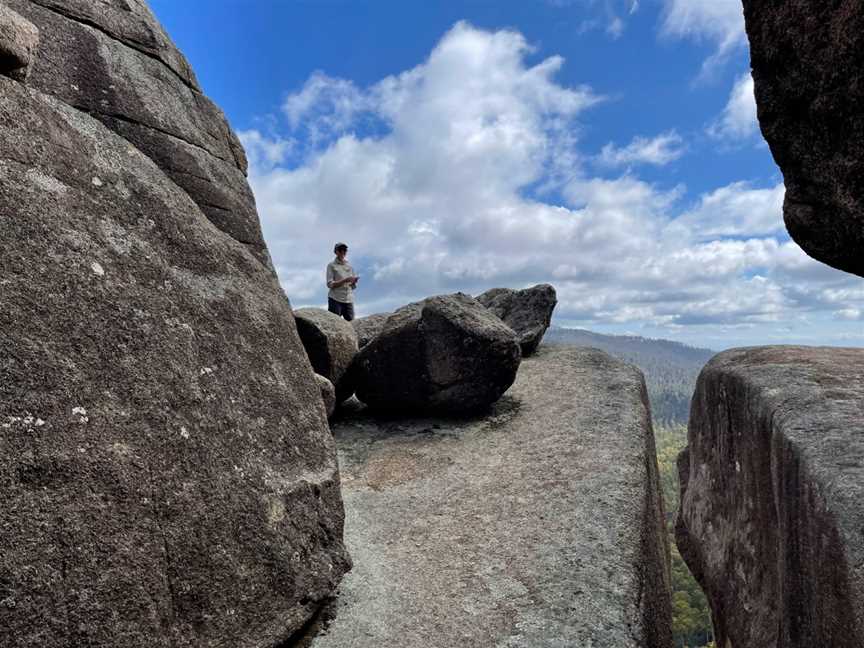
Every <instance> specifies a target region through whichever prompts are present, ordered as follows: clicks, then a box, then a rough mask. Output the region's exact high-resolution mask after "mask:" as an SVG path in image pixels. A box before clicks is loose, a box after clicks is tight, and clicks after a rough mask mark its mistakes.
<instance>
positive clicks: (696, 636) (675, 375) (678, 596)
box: [543, 327, 715, 648]
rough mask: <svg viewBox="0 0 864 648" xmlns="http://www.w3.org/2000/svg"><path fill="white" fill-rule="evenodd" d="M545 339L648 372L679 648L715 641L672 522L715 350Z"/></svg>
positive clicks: (560, 333)
mask: <svg viewBox="0 0 864 648" xmlns="http://www.w3.org/2000/svg"><path fill="white" fill-rule="evenodd" d="M543 341H544V343H546V344H572V345H574V346H588V347H594V348H597V349H602V350H603V351H606V352H607V353H609V354H610V355H613V356H615V357H617V358H621V359H622V360H624V361H626V362H629V363H631V364H634V365H636V366H637V367H639V368H640V369H641V370H642V373H643V374H645V384H646V386H647V387H648V396H649V399H650V400H651V412H652V417H653V419H654V435H655V438H656V441H657V463H658V465H659V468H660V485H661V488H662V490H663V500H664V502H665V505H666V527H667V530H668V532H669V540H670V545H671V548H672V590H673V591H672V605H673V607H672V610H673V619H672V624H673V626H672V629H673V633H674V637H675V646H676V648H684V647H701V646H713V642H712V641H711V638H712V633H711V615H710V611H709V608H708V603H707V601H706V600H705V596H704V595H703V594H702V591H701V590H700V589H699V586H698V585H697V584H696V581H695V580H694V578H693V576H692V575H691V574H690V571H689V570H688V569H687V565H686V564H685V563H684V561H683V559H682V558H681V555H680V554H679V553H678V549H677V547H676V546H675V540H674V536H673V525H674V524H675V516H676V514H677V511H678V470H677V466H676V463H675V462H676V458H677V457H678V453H679V452H680V451H681V449H682V448H683V447H684V446H685V445H687V416H688V413H689V410H690V397H691V396H692V394H693V389H694V388H695V386H696V378H697V377H698V376H699V372H700V371H701V369H702V367H703V366H704V365H705V363H706V362H708V360H709V358H711V356H713V355H714V353H715V352H714V351H712V350H710V349H700V348H696V347H690V346H687V345H685V344H681V343H679V342H672V341H670V340H654V339H650V338H643V337H636V336H619V335H602V334H600V333H592V332H591V331H585V330H583V329H565V328H557V327H553V328H550V329H549V330H548V331H547V332H546V335H545V337H544V338H543Z"/></svg>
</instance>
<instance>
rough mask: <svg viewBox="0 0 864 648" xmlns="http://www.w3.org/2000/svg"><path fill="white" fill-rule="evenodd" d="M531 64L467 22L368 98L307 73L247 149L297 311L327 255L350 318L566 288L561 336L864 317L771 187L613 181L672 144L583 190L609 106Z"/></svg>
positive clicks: (675, 149) (613, 169) (506, 42)
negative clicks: (521, 290)
mask: <svg viewBox="0 0 864 648" xmlns="http://www.w3.org/2000/svg"><path fill="white" fill-rule="evenodd" d="M531 54H533V51H532V49H531V47H530V46H529V44H528V43H527V42H526V41H525V39H524V38H523V37H522V36H521V35H520V34H518V33H516V32H513V31H507V30H504V31H497V32H489V31H484V30H480V29H476V28H474V27H472V26H471V25H468V24H466V23H459V24H457V25H455V26H454V27H453V28H452V29H451V30H450V31H449V32H447V33H446V34H445V35H444V36H443V37H442V39H441V41H440V42H439V43H438V44H437V45H436V46H435V48H434V49H433V50H432V52H431V53H430V54H429V56H428V58H427V59H426V60H425V61H424V62H422V63H421V64H419V65H417V66H416V67H414V68H412V69H409V70H406V71H404V72H402V73H401V74H398V75H394V76H391V77H387V78H385V79H382V80H381V81H379V82H378V83H376V84H374V85H372V86H370V87H366V88H359V87H357V86H356V85H354V84H352V83H351V82H350V81H347V80H340V79H334V78H331V77H327V76H326V75H323V74H320V73H319V74H316V75H314V76H313V77H312V78H311V79H310V81H309V82H307V83H306V84H305V85H304V86H303V87H302V88H301V89H299V90H298V91H297V92H296V93H294V94H292V95H290V96H289V97H288V98H287V99H286V101H285V107H286V108H285V110H284V112H283V116H282V121H283V129H284V132H283V133H282V134H281V135H280V136H279V137H278V138H275V137H274V136H272V135H265V134H262V133H261V132H258V131H249V132H246V133H244V134H243V141H244V142H245V143H246V144H247V146H249V147H250V148H251V149H252V150H253V151H257V152H256V153H255V154H254V155H250V159H251V160H252V165H251V167H250V180H251V183H252V186H253V188H254V190H255V194H256V199H257V201H258V205H259V212H260V214H261V219H262V226H263V228H264V234H265V237H266V239H267V242H268V245H269V247H270V251H271V254H272V256H273V259H274V263H275V265H276V266H277V270H278V272H279V276H280V278H281V281H282V284H283V286H284V287H285V289H286V292H287V293H288V295H289V297H291V298H292V301H293V303H294V305H295V306H299V305H304V304H323V303H325V301H326V288H325V287H324V277H323V272H324V266H325V264H326V263H327V261H329V257H330V251H331V250H332V246H333V243H334V242H335V241H337V240H345V241H346V242H347V243H348V244H349V246H350V249H349V255H350V258H351V260H352V263H353V264H354V266H355V269H356V270H357V271H358V272H359V274H360V275H361V280H360V284H359V291H358V294H357V297H358V312H359V313H360V314H367V313H371V312H377V311H383V310H389V309H392V308H394V307H397V306H400V305H402V304H404V303H406V302H408V301H411V300H414V299H418V298H421V297H424V296H427V295H431V294H437V293H442V292H451V291H456V290H462V291H465V292H469V293H473V294H476V293H478V292H480V291H482V290H485V289H487V288H490V287H493V286H510V287H522V286H526V285H531V284H534V283H539V282H551V283H553V284H554V285H555V286H556V288H557V289H558V293H559V306H558V310H557V318H558V319H559V320H560V321H569V322H577V323H579V324H581V325H585V326H588V325H592V324H602V323H610V322H621V323H627V322H634V323H637V324H646V323H650V324H654V325H657V326H661V327H667V328H668V329H669V330H672V329H673V328H674V327H681V326H685V325H697V324H699V325H703V324H706V325H723V326H745V325H746V326H750V325H754V326H755V325H762V324H764V323H766V322H781V321H783V320H784V319H789V318H793V317H797V316H798V315H800V314H801V313H807V312H812V311H814V310H819V309H822V311H823V312H825V313H833V312H835V311H836V312H839V311H843V310H844V309H852V308H860V307H862V306H864V295H860V296H856V295H855V294H854V293H853V292H849V291H850V290H851V286H852V284H851V283H850V281H851V280H850V279H849V277H848V276H847V275H843V274H842V273H837V272H836V271H832V270H830V269H826V268H825V266H822V265H821V264H818V263H817V262H815V261H813V260H812V259H809V257H806V255H804V254H803V252H801V251H800V249H799V248H798V247H797V246H796V245H795V244H794V243H792V242H791V241H788V239H787V238H786V237H785V235H783V234H782V232H781V230H780V223H781V205H782V196H783V187H782V185H778V186H772V187H767V188H763V187H756V186H751V185H750V184H747V183H743V182H739V183H732V184H729V185H727V186H724V187H720V188H718V189H715V190H713V191H710V192H706V193H705V194H704V195H702V196H700V197H698V199H697V200H695V201H690V200H687V199H686V192H685V190H684V188H683V187H680V186H662V185H657V184H654V183H650V182H646V181H645V180H643V179H641V178H639V177H638V176H636V175H633V172H632V170H625V171H624V172H623V173H622V172H621V171H620V170H617V169H618V168H619V167H622V166H630V165H636V164H644V163H649V164H664V163H666V162H668V161H670V160H671V159H674V158H675V157H676V156H678V155H680V153H681V152H682V151H683V148H684V144H683V141H681V138H680V137H679V136H677V134H676V133H674V132H670V133H665V134H663V135H660V136H657V137H654V138H644V137H643V138H635V139H634V140H633V141H632V142H631V143H630V144H628V145H626V146H624V147H622V148H618V147H615V146H614V145H611V144H610V145H609V147H607V148H606V149H604V153H601V157H603V156H604V155H605V156H606V157H607V158H608V161H609V163H610V166H607V167H604V168H605V169H606V170H609V171H610V173H611V175H610V176H609V177H606V176H594V175H591V174H590V173H589V172H588V170H590V169H592V168H597V167H596V166H594V165H592V164H588V162H596V160H593V159H591V158H590V157H589V156H585V155H583V154H582V153H581V152H580V150H579V133H580V130H581V128H582V127H581V126H580V123H579V122H580V118H581V117H582V116H583V114H584V112H585V111H587V110H589V109H593V110H600V109H602V105H601V101H602V97H599V96H598V95H597V94H596V93H595V92H593V91H592V90H591V89H590V88H587V87H579V86H577V87H567V86H564V85H561V84H560V83H558V82H556V74H557V72H558V71H559V70H560V68H561V67H562V66H563V65H564V61H563V60H562V59H561V58H560V57H555V56H552V57H548V58H546V59H544V60H542V61H540V62H539V63H536V64H529V63H528V62H527V59H528V57H529V55H531ZM319 108H320V110H319ZM311 132H314V133H315V139H311V138H308V137H306V138H305V139H304V142H305V143H306V145H307V146H310V148H309V150H308V151H307V153H306V154H305V155H304V156H302V158H291V157H288V158H283V161H281V162H279V161H278V160H279V159H280V158H279V154H280V152H284V151H283V149H282V148H280V147H281V146H282V144H281V142H289V141H294V140H297V139H299V138H301V137H303V136H304V135H305V134H307V133H311ZM310 141H312V142H313V143H312V144H311V145H310V144H309V142H310ZM268 147H270V148H268ZM267 151H272V154H268V153H267ZM274 160H277V161H276V162H274ZM802 286H806V287H802ZM829 291H834V292H833V293H831V292H829ZM843 291H847V292H846V293H844V292H843ZM844 294H845V295H846V298H845V299H844V298H837V299H834V300H833V301H830V300H831V299H832V295H834V296H836V295H844ZM829 301H830V303H829Z"/></svg>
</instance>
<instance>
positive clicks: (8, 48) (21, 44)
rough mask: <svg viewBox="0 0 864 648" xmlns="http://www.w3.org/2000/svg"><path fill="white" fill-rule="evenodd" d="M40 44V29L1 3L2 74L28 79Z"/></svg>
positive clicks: (0, 41)
mask: <svg viewBox="0 0 864 648" xmlns="http://www.w3.org/2000/svg"><path fill="white" fill-rule="evenodd" d="M38 45H39V30H38V29H37V28H36V26H35V25H34V24H33V23H31V22H30V21H29V20H25V19H24V18H23V17H21V16H20V15H18V14H17V13H15V12H14V11H10V10H9V8H8V7H6V6H4V5H2V4H0V75H2V76H8V77H11V78H13V79H15V80H16V81H26V80H27V75H28V73H29V72H30V65H31V64H32V63H33V57H34V56H35V55H36V48H37V47H38Z"/></svg>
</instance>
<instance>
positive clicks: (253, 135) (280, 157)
mask: <svg viewBox="0 0 864 648" xmlns="http://www.w3.org/2000/svg"><path fill="white" fill-rule="evenodd" d="M237 135H238V137H239V138H240V142H241V143H242V144H243V148H244V149H246V157H247V158H248V159H249V165H250V166H252V167H255V168H257V169H269V168H272V167H274V166H276V165H278V164H280V163H282V162H284V160H285V157H286V156H287V155H288V153H289V152H290V151H291V150H292V149H293V148H294V144H295V143H294V141H293V140H291V139H282V138H281V137H279V136H273V137H265V136H264V135H262V134H261V133H260V132H258V131H255V130H250V131H241V132H240V133H238V134H237Z"/></svg>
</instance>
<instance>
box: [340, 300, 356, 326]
mask: <svg viewBox="0 0 864 648" xmlns="http://www.w3.org/2000/svg"><path fill="white" fill-rule="evenodd" d="M342 317H344V318H345V319H346V320H347V321H349V322H350V321H351V320H353V319H354V304H353V303H351V304H342Z"/></svg>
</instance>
